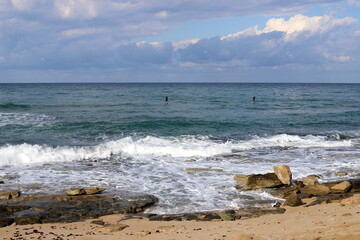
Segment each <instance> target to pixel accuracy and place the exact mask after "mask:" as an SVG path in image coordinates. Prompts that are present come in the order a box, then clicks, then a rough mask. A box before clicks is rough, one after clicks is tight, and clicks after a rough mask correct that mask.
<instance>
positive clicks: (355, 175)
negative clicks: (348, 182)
mask: <svg viewBox="0 0 360 240" xmlns="http://www.w3.org/2000/svg"><path fill="white" fill-rule="evenodd" d="M352 176H353V177H360V173H356V174H353V175H352Z"/></svg>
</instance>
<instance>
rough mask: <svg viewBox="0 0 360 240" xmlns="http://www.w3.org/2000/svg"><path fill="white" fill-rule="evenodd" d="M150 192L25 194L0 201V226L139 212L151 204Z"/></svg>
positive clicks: (77, 219)
mask: <svg viewBox="0 0 360 240" xmlns="http://www.w3.org/2000/svg"><path fill="white" fill-rule="evenodd" d="M156 202H157V198H156V197H154V196H153V195H148V194H138V193H130V192H120V193H118V194H116V195H115V194H92V195H86V194H85V195H77V196H68V195H25V196H21V197H18V198H12V199H9V200H3V201H0V219H1V221H0V226H7V225H10V224H12V223H13V222H15V223H17V224H33V223H46V222H67V221H79V220H82V219H87V218H96V217H99V216H102V215H108V214H115V213H139V212H142V211H144V210H145V209H147V208H149V207H151V206H153V205H154V204H155V203H156Z"/></svg>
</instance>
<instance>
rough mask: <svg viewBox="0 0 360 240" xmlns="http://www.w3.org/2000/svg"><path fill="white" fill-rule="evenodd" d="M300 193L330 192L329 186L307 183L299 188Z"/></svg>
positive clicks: (325, 193) (315, 194)
mask: <svg viewBox="0 0 360 240" xmlns="http://www.w3.org/2000/svg"><path fill="white" fill-rule="evenodd" d="M300 191H301V193H304V194H311V195H314V196H317V195H327V194H329V193H330V188H328V187H327V186H324V185H307V186H305V187H303V188H301V190H300Z"/></svg>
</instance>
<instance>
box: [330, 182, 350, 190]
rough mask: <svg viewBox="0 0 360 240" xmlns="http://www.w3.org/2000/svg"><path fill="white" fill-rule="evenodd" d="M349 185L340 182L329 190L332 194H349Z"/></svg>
mask: <svg viewBox="0 0 360 240" xmlns="http://www.w3.org/2000/svg"><path fill="white" fill-rule="evenodd" d="M351 187H352V185H351V183H350V182H348V181H344V182H341V183H339V184H336V185H334V186H332V187H331V188H330V190H331V191H332V192H349V191H350V190H351Z"/></svg>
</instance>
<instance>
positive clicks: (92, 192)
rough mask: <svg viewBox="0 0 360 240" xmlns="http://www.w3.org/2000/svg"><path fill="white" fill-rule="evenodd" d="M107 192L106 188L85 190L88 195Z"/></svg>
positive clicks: (88, 188)
mask: <svg viewBox="0 0 360 240" xmlns="http://www.w3.org/2000/svg"><path fill="white" fill-rule="evenodd" d="M105 190H106V188H103V187H87V188H84V191H85V194H87V195H91V194H98V193H101V192H103V191H105Z"/></svg>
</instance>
